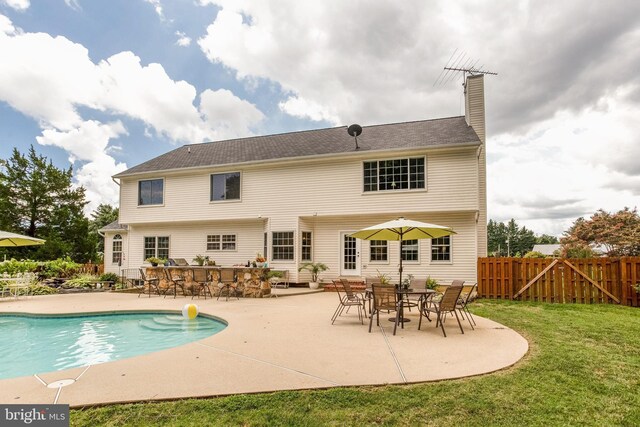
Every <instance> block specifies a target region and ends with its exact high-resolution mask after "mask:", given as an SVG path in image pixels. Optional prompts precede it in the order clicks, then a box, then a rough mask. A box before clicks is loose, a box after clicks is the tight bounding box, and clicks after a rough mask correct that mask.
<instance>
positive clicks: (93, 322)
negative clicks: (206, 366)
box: [0, 313, 226, 379]
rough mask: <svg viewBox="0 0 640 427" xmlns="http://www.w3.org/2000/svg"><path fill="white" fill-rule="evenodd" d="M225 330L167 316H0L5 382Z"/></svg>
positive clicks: (0, 371)
mask: <svg viewBox="0 0 640 427" xmlns="http://www.w3.org/2000/svg"><path fill="white" fill-rule="evenodd" d="M225 327H226V324H224V323H223V322H220V321H217V320H214V319H211V318H208V317H203V316H198V317H196V318H195V319H191V320H190V319H185V318H184V317H182V316H181V315H176V314H164V313H127V314H105V315H94V316H74V317H68V316H65V317H37V316H19V315H7V316H3V315H0V379H4V378H14V377H21V376H25V375H33V374H36V373H43V372H51V371H59V370H62V369H68V368H75V367H79V366H87V365H95V364H97V363H104V362H111V361H113V360H119V359H124V358H127V357H132V356H138V355H141V354H145V353H151V352H154V351H159V350H164V349H167V348H171V347H176V346H179V345H183V344H186V343H189V342H192V341H197V340H200V339H203V338H206V337H208V336H211V335H213V334H216V333H218V332H220V331H221V330H223V329H224V328H225Z"/></svg>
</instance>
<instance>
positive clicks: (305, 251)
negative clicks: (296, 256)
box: [301, 231, 313, 261]
mask: <svg viewBox="0 0 640 427" xmlns="http://www.w3.org/2000/svg"><path fill="white" fill-rule="evenodd" d="M311 239H312V237H311V232H310V231H303V232H302V241H301V249H302V254H301V255H302V261H311V260H312V259H313V253H312V250H311V248H312V242H311Z"/></svg>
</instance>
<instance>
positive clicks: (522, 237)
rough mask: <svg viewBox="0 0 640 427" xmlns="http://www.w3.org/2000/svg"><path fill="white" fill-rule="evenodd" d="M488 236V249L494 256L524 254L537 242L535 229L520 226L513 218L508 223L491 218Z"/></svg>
mask: <svg viewBox="0 0 640 427" xmlns="http://www.w3.org/2000/svg"><path fill="white" fill-rule="evenodd" d="M487 238H488V248H487V249H488V251H489V254H491V255H494V256H515V255H524V254H526V253H527V252H529V251H530V250H531V249H533V245H535V244H536V236H535V234H534V233H533V231H531V230H528V229H527V227H520V226H519V225H518V224H517V223H516V221H515V219H513V218H512V219H511V220H510V221H509V222H508V223H506V224H504V223H502V222H496V221H494V220H489V224H487Z"/></svg>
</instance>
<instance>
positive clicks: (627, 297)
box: [478, 257, 640, 307]
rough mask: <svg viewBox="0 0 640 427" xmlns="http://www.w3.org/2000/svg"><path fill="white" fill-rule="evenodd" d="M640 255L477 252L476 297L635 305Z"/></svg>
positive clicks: (639, 298) (638, 303)
mask: <svg viewBox="0 0 640 427" xmlns="http://www.w3.org/2000/svg"><path fill="white" fill-rule="evenodd" d="M638 282H640V257H622V258H609V257H604V258H585V259H564V258H478V294H479V296H480V297H482V298H493V299H517V300H521V301H542V302H555V303H577V304H593V303H604V304H622V305H629V306H633V307H638V306H640V295H638V293H637V292H636V291H635V285H636V283H638Z"/></svg>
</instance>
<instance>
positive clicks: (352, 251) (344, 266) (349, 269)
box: [340, 232, 360, 276]
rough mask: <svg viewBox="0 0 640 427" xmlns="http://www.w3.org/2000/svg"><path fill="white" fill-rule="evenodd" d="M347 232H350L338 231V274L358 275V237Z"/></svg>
mask: <svg viewBox="0 0 640 427" xmlns="http://www.w3.org/2000/svg"><path fill="white" fill-rule="evenodd" d="M349 234H351V232H343V233H340V247H341V251H340V255H341V257H340V259H341V262H340V275H341V276H360V239H356V238H355V237H349Z"/></svg>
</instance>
